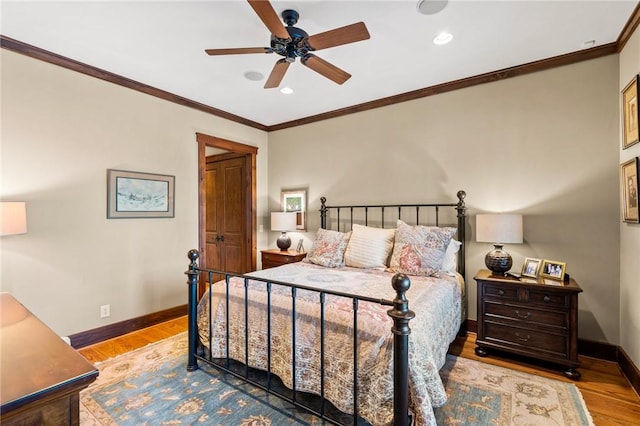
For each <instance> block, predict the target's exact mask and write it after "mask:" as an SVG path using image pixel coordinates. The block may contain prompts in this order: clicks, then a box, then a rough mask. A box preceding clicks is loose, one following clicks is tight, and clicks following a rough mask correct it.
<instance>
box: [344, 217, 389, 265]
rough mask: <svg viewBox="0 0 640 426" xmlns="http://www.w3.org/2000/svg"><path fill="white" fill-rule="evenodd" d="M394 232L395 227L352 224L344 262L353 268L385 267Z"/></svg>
mask: <svg viewBox="0 0 640 426" xmlns="http://www.w3.org/2000/svg"><path fill="white" fill-rule="evenodd" d="M395 234H396V230H395V229H383V228H372V227H369V226H363V225H358V224H354V225H353V228H352V229H351V238H349V243H348V244H347V250H346V251H345V253H344V264H345V265H346V266H351V267H355V268H382V269H384V268H386V267H387V265H388V261H389V255H390V254H391V250H392V249H393V238H394V236H395Z"/></svg>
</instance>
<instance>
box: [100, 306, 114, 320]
mask: <svg viewBox="0 0 640 426" xmlns="http://www.w3.org/2000/svg"><path fill="white" fill-rule="evenodd" d="M110 316H111V305H102V306H100V318H107V317H110Z"/></svg>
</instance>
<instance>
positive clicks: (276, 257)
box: [261, 249, 307, 269]
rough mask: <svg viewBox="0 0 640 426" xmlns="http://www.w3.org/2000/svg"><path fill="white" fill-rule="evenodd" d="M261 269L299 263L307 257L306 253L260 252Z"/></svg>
mask: <svg viewBox="0 0 640 426" xmlns="http://www.w3.org/2000/svg"><path fill="white" fill-rule="evenodd" d="M261 253H262V269H267V268H273V267H276V266H281V265H286V264H287V263H295V262H300V261H301V260H302V259H304V258H305V257H306V256H307V253H306V252H303V251H302V252H297V251H293V250H284V251H283V250H280V249H269V250H262V251H261Z"/></svg>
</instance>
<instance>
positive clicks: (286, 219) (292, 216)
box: [271, 212, 298, 251]
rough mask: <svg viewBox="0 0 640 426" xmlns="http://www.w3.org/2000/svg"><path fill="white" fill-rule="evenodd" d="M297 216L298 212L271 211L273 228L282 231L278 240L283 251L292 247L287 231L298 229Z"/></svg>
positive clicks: (277, 242)
mask: <svg viewBox="0 0 640 426" xmlns="http://www.w3.org/2000/svg"><path fill="white" fill-rule="evenodd" d="M297 216H298V214H297V213H296V212H271V230H272V231H280V232H282V234H280V237H278V240H277V241H276V244H277V245H278V247H279V248H280V250H281V251H287V250H288V249H289V247H291V238H289V236H288V235H287V231H295V230H296V224H297Z"/></svg>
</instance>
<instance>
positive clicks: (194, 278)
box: [185, 249, 200, 371]
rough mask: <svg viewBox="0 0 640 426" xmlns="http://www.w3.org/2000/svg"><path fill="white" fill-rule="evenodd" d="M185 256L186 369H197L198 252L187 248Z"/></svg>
mask: <svg viewBox="0 0 640 426" xmlns="http://www.w3.org/2000/svg"><path fill="white" fill-rule="evenodd" d="M187 257H188V258H189V260H190V263H189V269H188V270H187V272H185V274H186V275H187V277H188V279H187V285H188V287H189V305H188V308H189V311H188V319H187V322H188V324H189V336H188V339H189V352H188V353H187V371H195V370H197V369H198V361H197V360H196V349H197V347H198V318H197V307H198V257H200V253H199V252H198V250H196V249H191V250H189V253H187Z"/></svg>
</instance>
